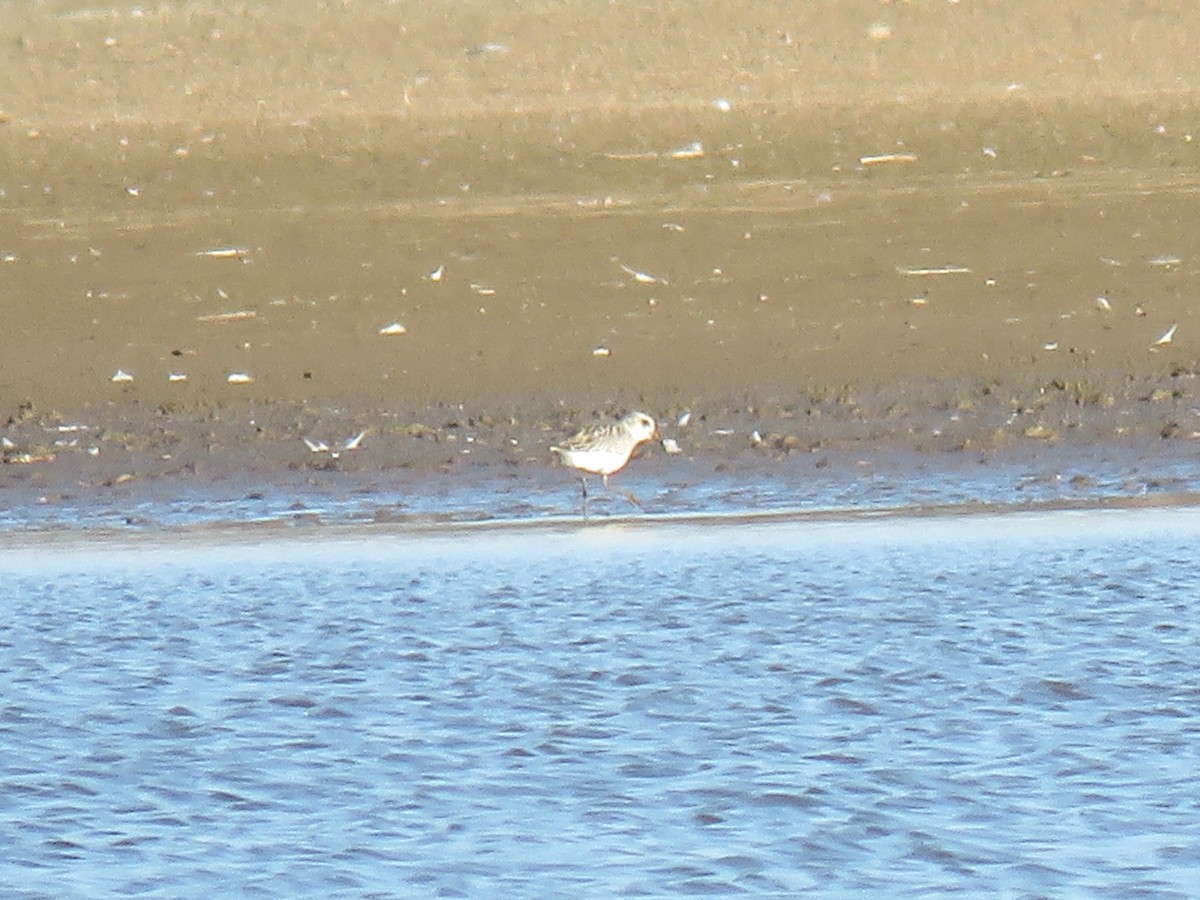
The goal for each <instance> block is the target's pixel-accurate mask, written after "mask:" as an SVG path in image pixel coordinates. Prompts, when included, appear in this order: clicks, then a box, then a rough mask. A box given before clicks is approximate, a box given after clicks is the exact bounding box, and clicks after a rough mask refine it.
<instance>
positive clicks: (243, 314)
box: [196, 309, 258, 322]
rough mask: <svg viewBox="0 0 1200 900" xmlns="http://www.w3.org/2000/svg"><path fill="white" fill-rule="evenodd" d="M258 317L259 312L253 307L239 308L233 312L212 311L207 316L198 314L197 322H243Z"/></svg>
mask: <svg viewBox="0 0 1200 900" xmlns="http://www.w3.org/2000/svg"><path fill="white" fill-rule="evenodd" d="M255 318H258V312H257V311H256V310H253V309H237V310H234V311H233V312H223V313H210V314H209V315H206V316H196V321H197V322H241V321H242V320H244V319H255Z"/></svg>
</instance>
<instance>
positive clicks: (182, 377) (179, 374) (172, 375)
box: [167, 372, 187, 381]
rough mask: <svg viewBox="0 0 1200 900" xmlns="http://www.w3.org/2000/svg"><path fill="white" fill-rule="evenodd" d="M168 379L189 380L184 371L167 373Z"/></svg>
mask: <svg viewBox="0 0 1200 900" xmlns="http://www.w3.org/2000/svg"><path fill="white" fill-rule="evenodd" d="M167 381H187V375H185V374H183V372H170V373H168V374H167Z"/></svg>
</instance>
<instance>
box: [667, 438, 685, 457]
mask: <svg viewBox="0 0 1200 900" xmlns="http://www.w3.org/2000/svg"><path fill="white" fill-rule="evenodd" d="M662 448H663V449H664V450H666V451H667V453H671V454H675V453H682V452H683V448H682V447H680V446H679V442H678V441H676V440H675V438H663V439H662Z"/></svg>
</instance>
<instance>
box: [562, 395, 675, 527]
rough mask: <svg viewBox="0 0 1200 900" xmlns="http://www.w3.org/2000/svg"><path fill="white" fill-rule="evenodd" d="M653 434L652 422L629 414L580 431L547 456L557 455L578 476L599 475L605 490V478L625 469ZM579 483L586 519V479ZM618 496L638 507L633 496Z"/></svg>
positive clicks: (584, 477)
mask: <svg viewBox="0 0 1200 900" xmlns="http://www.w3.org/2000/svg"><path fill="white" fill-rule="evenodd" d="M657 432H658V425H656V424H655V422H654V419H652V418H651V417H650V416H648V415H646V414H645V413H641V412H631V413H629V414H628V415H627V416H625V417H624V418H623V419H621V420H620V421H618V422H612V423H610V424H606V425H590V426H588V427H586V428H583V429H581V430H580V431H578V432H576V433H575V434H573V435H571V437H569V438H567V439H566V440H565V441H563V442H562V444H561V445H559V446H557V447H551V448H550V452H551V453H557V454H558V456H559V458H560V459H561V460H562V461H563V462H564V463H566V464H567V465H568V466H571V467H572V468H575V469H578V470H579V471H580V472H591V473H592V474H594V475H599V476H600V477H601V479H602V480H603V482H604V486H605V487H606V488H607V487H608V476H609V475H612V474H613V473H615V472H619V471H621V469H623V468H625V464H626V463H628V462H629V457H631V456H632V455H633V451H634V450H636V449H637V448H638V447H639V446H640V445H641V444H644V443H645V442H646V441H648V440H650V439H651V438H653V437H654V435H655V434H656V433H657ZM580 481H582V482H583V517H584V518H585V519H586V518H587V497H588V493H587V477H586V476H584V475H581V476H580ZM622 493H624V494H625V497H626V498H627V499H628V500H629V501H630V502H632V503H634V504H635V505H637V506H641V503H640V502H638V499H637V498H636V497H635V496H633V494H630V493H628V492H625V491H622Z"/></svg>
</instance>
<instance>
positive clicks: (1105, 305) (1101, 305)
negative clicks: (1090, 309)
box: [1096, 297, 1112, 312]
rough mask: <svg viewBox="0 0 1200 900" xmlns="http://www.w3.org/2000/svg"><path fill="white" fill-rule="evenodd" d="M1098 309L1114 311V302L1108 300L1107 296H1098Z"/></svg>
mask: <svg viewBox="0 0 1200 900" xmlns="http://www.w3.org/2000/svg"><path fill="white" fill-rule="evenodd" d="M1096 309H1098V310H1100V311H1101V312H1112V304H1111V303H1109V302H1108V298H1107V297H1097V298H1096Z"/></svg>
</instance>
